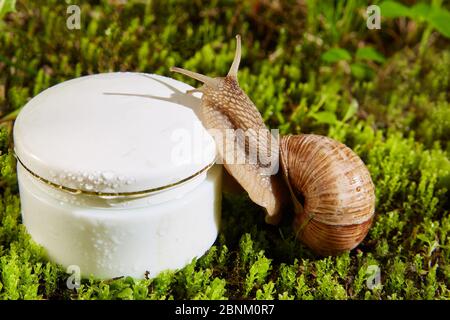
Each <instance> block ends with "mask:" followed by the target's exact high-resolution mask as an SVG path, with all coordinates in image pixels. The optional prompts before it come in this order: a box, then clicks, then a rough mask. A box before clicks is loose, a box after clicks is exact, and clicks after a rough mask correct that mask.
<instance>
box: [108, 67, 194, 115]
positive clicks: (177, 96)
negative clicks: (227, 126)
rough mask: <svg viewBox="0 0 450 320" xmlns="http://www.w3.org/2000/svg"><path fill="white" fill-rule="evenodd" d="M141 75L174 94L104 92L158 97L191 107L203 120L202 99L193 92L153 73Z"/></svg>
mask: <svg viewBox="0 0 450 320" xmlns="http://www.w3.org/2000/svg"><path fill="white" fill-rule="evenodd" d="M139 75H141V76H143V77H146V78H148V79H151V80H153V81H156V82H158V83H160V84H162V85H164V86H165V87H167V88H169V89H170V90H171V91H172V94H171V95H170V97H158V96H154V95H150V94H140V93H126V92H103V94H105V95H115V96H134V97H142V98H149V99H156V100H160V101H166V102H172V103H176V104H180V105H182V106H185V107H186V108H189V109H191V110H192V111H194V113H195V115H196V116H197V118H198V119H199V120H202V116H201V110H200V100H201V99H200V98H197V97H195V96H194V95H192V94H187V93H186V92H183V91H181V90H179V89H178V88H176V87H174V86H172V85H170V84H168V83H166V82H164V81H162V80H161V79H158V78H157V77H154V76H152V75H149V74H144V73H140V74H139Z"/></svg>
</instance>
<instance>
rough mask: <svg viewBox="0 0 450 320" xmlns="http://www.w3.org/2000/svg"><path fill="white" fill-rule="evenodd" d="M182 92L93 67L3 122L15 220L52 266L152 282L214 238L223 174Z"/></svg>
mask: <svg viewBox="0 0 450 320" xmlns="http://www.w3.org/2000/svg"><path fill="white" fill-rule="evenodd" d="M189 89H192V87H190V86H188V85H186V84H184V83H182V82H179V81H176V80H173V79H170V78H166V77H161V76H157V75H149V74H140V73H108V74H99V75H93V76H87V77H82V78H78V79H74V80H70V81H67V82H64V83H61V84H59V85H56V86H54V87H52V88H50V89H47V90H45V91H44V92H42V93H40V94H39V95H38V96H36V97H35V98H33V99H32V100H31V101H30V102H29V103H27V105H26V106H25V107H24V108H23V110H22V111H21V112H20V114H19V116H18V118H17V120H16V123H15V127H14V144H15V153H16V156H17V159H18V164H17V173H18V180H19V188H20V197H21V206H22V217H23V223H24V224H25V226H26V228H27V230H28V232H29V233H30V234H31V236H32V238H33V239H34V240H35V241H36V242H37V243H39V244H41V245H42V246H43V247H44V248H45V249H46V250H47V253H48V256H49V258H50V259H51V260H52V261H55V262H57V263H59V264H61V265H63V266H64V267H68V266H70V265H75V266H78V267H79V268H80V271H81V274H82V275H83V276H85V277H87V276H90V275H93V276H95V277H97V278H112V277H118V276H132V277H136V278H142V277H144V274H145V273H146V271H148V272H149V273H150V276H151V277H153V276H156V275H157V274H158V273H159V272H161V271H163V270H166V269H178V268H181V267H183V266H185V265H186V264H187V263H189V262H190V261H191V260H192V259H193V258H194V257H199V256H201V255H203V254H204V252H205V251H206V250H208V249H209V247H210V246H211V245H212V244H213V243H214V241H215V239H216V237H217V233H218V228H219V222H220V212H221V173H222V171H221V170H222V169H221V167H220V166H218V165H215V164H214V161H215V154H216V151H215V145H214V140H213V139H212V137H211V136H210V135H209V134H208V133H207V131H206V130H205V129H204V128H203V126H202V125H201V122H200V120H199V118H198V116H197V115H196V114H198V108H199V99H198V98H196V97H193V96H189V95H186V94H184V92H185V91H186V90H189Z"/></svg>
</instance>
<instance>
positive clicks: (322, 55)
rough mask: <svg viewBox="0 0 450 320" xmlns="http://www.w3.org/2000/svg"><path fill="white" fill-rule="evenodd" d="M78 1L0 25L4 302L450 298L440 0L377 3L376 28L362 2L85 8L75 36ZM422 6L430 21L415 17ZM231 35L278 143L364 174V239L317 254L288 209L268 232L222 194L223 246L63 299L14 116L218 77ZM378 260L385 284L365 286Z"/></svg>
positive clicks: (47, 4) (239, 201)
mask: <svg viewBox="0 0 450 320" xmlns="http://www.w3.org/2000/svg"><path fill="white" fill-rule="evenodd" d="M373 2H374V4H377V3H378V4H379V1H373ZM409 2H411V1H409ZM2 3H4V2H3V1H1V0H0V4H2ZM71 3H74V4H75V1H66V2H63V1H57V0H47V1H39V2H35V1H25V0H23V1H18V2H17V4H16V12H12V13H8V14H6V15H5V16H4V17H3V23H2V24H1V25H0V28H1V32H0V115H1V117H3V118H2V119H1V120H0V121H1V127H0V188H1V196H0V298H2V299H229V298H231V299H244V298H245V299H449V298H450V291H449V284H450V250H449V249H450V217H449V210H450V200H449V189H450V160H449V155H450V143H449V137H450V106H449V88H450V83H449V79H450V77H449V73H450V51H449V40H448V39H447V38H446V37H445V35H446V33H445V30H446V29H445V23H442V21H441V20H439V19H435V15H436V14H437V15H442V14H443V15H446V14H447V13H446V12H448V7H445V6H444V4H443V2H442V1H432V2H431V3H429V2H427V3H425V2H417V4H413V5H412V6H411V5H410V4H404V5H399V4H397V5H393V4H382V15H383V11H384V12H385V14H386V17H384V18H383V19H382V26H381V27H382V28H381V30H369V29H367V27H366V22H365V12H366V7H367V3H366V2H365V1H359V0H349V1H345V2H344V1H337V2H329V1H312V0H305V1H279V2H278V1H274V2H271V1H265V0H251V1H244V2H234V1H225V0H215V1H211V2H203V1H187V0H177V1H174V0H172V1H128V2H124V1H119V0H98V1H91V2H82V3H81V13H82V15H81V29H80V30H68V29H67V27H66V19H67V16H68V15H67V13H66V9H67V6H68V5H69V4H71ZM371 4H372V3H371ZM383 6H384V7H383ZM386 6H388V7H386ZM389 6H391V8H390V10H391V11H390V12H387V11H386V10H388V9H389ZM395 6H397V7H395ZM425 7H428V8H434V9H429V10H433V11H432V12H434V13H433V15H427V16H426V18H424V17H423V15H422V16H421V14H422V13H421V12H422V11H423V12H425V11H424V10H425ZM0 8H1V6H0ZM383 8H384V9H383ZM386 8H387V9H386ZM399 8H401V10H400V9H399ZM405 8H406V9H405ZM408 8H410V9H408ZM411 8H412V9H411ZM414 8H416V9H414ZM436 8H440V9H439V10H440V11H439V10H438V11H436V10H437V9H436ZM394 9H395V10H397V11H396V12H395V10H394ZM399 10H400V11H401V12H400V11H399ZM402 10H403V11H402ZM405 10H406V11H405ZM0 11H1V9H0ZM411 11H414V12H416V13H415V14H414V15H412V14H411ZM439 12H440V13H439ZM388 16H389V17H388ZM420 17H422V18H420ZM447 21H448V20H447ZM444 22H445V21H444ZM443 26H444V29H443V28H442V27H443ZM436 30H437V31H436ZM237 33H240V34H241V35H242V38H243V59H242V64H241V69H240V72H239V81H240V84H241V86H242V88H243V89H244V90H245V91H246V92H247V93H248V94H249V96H250V97H251V99H252V100H253V101H254V102H255V104H256V105H257V106H258V108H259V110H260V111H261V113H262V114H263V117H264V120H265V121H266V123H267V124H268V125H269V126H270V127H274V128H275V127H276V128H279V129H280V131H281V133H283V134H285V133H300V132H314V133H318V134H325V135H328V136H330V137H332V138H334V139H337V140H339V141H342V142H344V143H346V144H347V145H348V146H350V147H351V148H353V149H354V150H355V152H357V153H358V154H359V155H360V156H361V158H362V159H363V160H364V161H365V163H366V164H367V166H368V168H369V170H370V172H371V174H372V178H373V181H374V183H375V186H376V195H377V204H376V208H377V212H376V213H377V214H376V219H375V221H374V224H373V227H372V229H371V230H370V232H369V235H368V236H367V238H366V239H365V240H364V242H363V243H362V244H361V245H360V246H359V247H358V248H357V249H356V250H354V251H352V252H350V253H347V254H343V255H341V256H339V257H326V258H321V257H317V256H315V255H313V254H312V253H311V252H310V251H309V250H308V248H306V247H304V246H303V245H302V244H300V243H298V242H297V241H296V240H295V236H294V234H293V232H292V229H291V227H290V222H291V219H292V217H291V216H290V214H289V213H287V214H286V216H285V217H284V219H283V221H282V223H281V225H280V226H278V227H274V226H269V225H266V224H265V223H264V219H263V212H262V210H261V209H260V208H259V207H257V206H256V205H254V204H252V203H251V202H250V201H249V199H248V198H247V197H245V196H236V195H231V194H226V195H225V197H224V203H223V223H222V229H221V233H220V236H219V238H218V239H217V241H216V243H215V245H214V246H213V247H212V248H211V249H210V250H209V251H208V252H207V253H206V254H205V255H204V256H203V257H201V258H200V259H198V260H194V261H192V263H191V264H189V265H188V266H187V267H185V268H184V269H182V270H179V271H167V272H164V273H162V274H161V275H160V276H158V277H157V278H155V279H144V280H134V279H131V278H121V279H111V280H104V281H100V280H96V279H87V280H83V283H82V286H81V288H79V289H78V290H69V289H67V287H66V279H67V277H68V275H67V274H65V273H64V270H62V269H61V268H60V267H59V266H57V265H55V264H53V263H51V262H48V261H47V259H46V256H45V252H44V250H43V249H42V248H41V247H39V246H38V245H36V244H35V243H34V242H33V241H32V240H31V239H30V237H29V236H28V235H27V233H26V230H25V228H24V226H23V225H22V224H21V218H20V202H19V197H18V193H17V192H18V189H17V183H16V176H15V160H14V157H13V155H12V141H11V129H12V122H11V120H12V119H14V117H15V115H16V114H17V110H19V108H21V107H22V106H23V105H24V104H25V103H26V102H27V101H28V100H29V99H30V98H31V97H33V96H34V95H36V94H38V93H39V92H41V91H42V90H44V89H46V88H48V87H49V86H52V85H54V84H57V83H59V82H62V81H64V80H67V79H70V78H74V77H78V76H81V75H86V74H91V73H98V72H109V71H139V72H149V73H158V74H162V75H167V76H173V77H177V78H178V79H180V80H182V81H187V82H188V83H190V84H192V85H196V83H195V82H194V81H192V80H189V79H186V78H185V77H181V76H180V77H179V76H178V75H173V74H170V73H169V67H171V66H173V65H178V66H182V67H185V68H188V69H191V70H195V71H197V72H201V73H204V74H208V75H211V76H218V75H225V74H226V72H227V70H228V68H229V65H230V63H231V61H232V59H233V55H234V35H235V34H237ZM443 35H444V36H443ZM424 53H426V54H424ZM374 265H376V266H379V268H380V270H381V283H380V284H379V285H378V286H375V287H372V288H370V287H368V286H367V284H366V281H367V280H368V278H369V276H370V272H368V270H369V269H370V268H369V266H374Z"/></svg>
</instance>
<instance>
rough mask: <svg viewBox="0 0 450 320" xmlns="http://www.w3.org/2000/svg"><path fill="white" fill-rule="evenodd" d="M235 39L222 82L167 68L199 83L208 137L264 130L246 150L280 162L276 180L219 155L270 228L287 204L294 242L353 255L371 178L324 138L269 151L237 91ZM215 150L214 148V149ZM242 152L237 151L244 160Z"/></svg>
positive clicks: (370, 212) (370, 205) (368, 206)
mask: <svg viewBox="0 0 450 320" xmlns="http://www.w3.org/2000/svg"><path fill="white" fill-rule="evenodd" d="M236 39H237V42H236V52H235V57H234V60H233V63H232V65H231V67H230V70H229V72H228V74H227V76H225V77H217V78H210V77H208V76H206V75H202V74H198V73H196V72H193V71H189V70H185V69H181V68H177V67H172V68H171V71H174V72H178V73H181V74H184V75H186V76H189V77H191V78H194V79H196V80H198V81H200V82H202V83H203V85H202V86H200V87H199V88H197V89H195V90H190V91H188V92H187V93H192V92H201V93H202V94H203V95H202V98H201V110H202V116H203V118H202V121H203V123H204V125H205V127H206V128H207V129H214V130H222V131H226V130H227V129H233V130H238V129H242V130H244V131H247V130H250V129H252V130H254V131H260V130H266V132H267V134H265V135H262V138H260V139H258V138H257V137H255V136H254V135H253V136H252V135H250V138H249V140H250V141H249V143H255V144H256V145H257V146H258V148H261V149H263V151H264V152H265V153H266V154H273V153H275V155H276V156H278V155H279V156H280V159H281V167H282V170H281V172H280V174H276V175H264V174H263V173H264V172H265V171H264V170H265V169H266V168H265V166H263V165H261V164H260V163H256V164H248V163H245V164H235V163H230V162H227V161H226V159H227V153H228V152H230V151H229V148H225V149H224V148H219V154H220V156H221V157H222V159H223V160H224V167H225V169H226V170H227V171H228V172H229V173H230V175H231V176H233V177H234V178H235V179H236V181H238V183H239V184H240V185H241V186H242V187H243V188H244V189H245V190H246V191H247V192H248V195H249V197H250V199H251V200H252V201H254V202H255V203H256V204H258V205H260V206H262V207H264V208H265V209H266V211H267V215H266V221H267V222H268V223H273V224H276V223H277V222H279V220H280V217H281V214H282V212H283V210H286V208H287V207H288V206H286V204H287V203H291V204H292V205H293V207H294V211H295V219H294V222H293V226H294V230H295V233H296V236H297V237H298V239H299V240H301V241H302V242H303V243H305V244H306V245H308V246H309V247H310V248H311V249H312V250H313V251H314V252H316V253H317V254H320V255H336V254H340V253H342V252H344V251H348V250H351V249H353V248H355V247H356V246H357V245H358V244H359V243H360V242H361V241H362V240H363V239H364V237H365V236H366V235H367V233H368V231H369V228H370V226H371V224H372V220H373V216H374V213H375V191H374V185H373V182H372V179H371V177H370V173H369V171H368V170H367V168H366V166H365V165H364V163H363V161H362V160H361V159H360V158H359V157H358V156H357V155H356V154H355V153H354V152H353V151H352V150H351V149H350V148H348V147H347V146H345V145H344V144H342V143H340V142H338V141H335V140H333V139H330V138H328V137H324V136H319V135H308V134H301V135H290V136H285V137H282V138H281V142H280V145H279V146H274V145H273V139H270V138H271V135H270V132H269V131H268V129H267V128H266V126H265V124H264V121H263V119H262V117H261V114H260V113H259V111H258V109H257V108H256V106H255V105H254V104H253V102H252V101H251V100H250V98H249V97H248V96H247V95H246V94H245V92H244V91H243V90H242V89H241V88H240V87H239V83H238V78H237V73H238V68H239V63H240V59H241V39H240V36H239V35H238V36H236ZM264 137H265V138H264ZM220 143H221V141H217V140H216V144H217V145H220ZM246 147H247V145H245V146H239V145H237V146H235V148H236V149H239V150H237V151H238V152H242V153H244V154H246V155H247V153H248V148H246ZM235 151H236V150H235ZM278 152H279V153H278ZM286 194H288V195H290V197H289V198H290V199H288V198H287V197H286ZM300 199H304V200H303V201H300Z"/></svg>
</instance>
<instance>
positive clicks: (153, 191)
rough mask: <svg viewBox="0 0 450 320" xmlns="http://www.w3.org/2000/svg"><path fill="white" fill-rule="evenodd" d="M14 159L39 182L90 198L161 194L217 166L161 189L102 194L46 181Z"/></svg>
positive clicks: (212, 164) (208, 166) (211, 164)
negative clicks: (160, 192)
mask: <svg viewBox="0 0 450 320" xmlns="http://www.w3.org/2000/svg"><path fill="white" fill-rule="evenodd" d="M14 157H15V158H16V159H17V162H18V163H19V164H20V165H21V166H22V167H23V168H24V169H25V170H26V171H27V172H28V173H29V174H31V175H32V176H33V177H34V178H36V179H37V180H39V181H41V182H43V183H45V184H47V185H49V186H51V187H53V188H55V189H58V190H61V191H65V192H68V193H71V194H84V195H90V196H98V197H140V196H146V195H150V194H152V193H155V192H159V191H163V190H167V189H171V188H174V187H176V186H179V185H182V184H184V183H187V182H189V181H190V180H192V179H194V178H196V177H198V176H199V175H201V174H202V173H204V172H207V171H208V170H209V169H211V167H212V166H214V165H215V163H216V161H215V160H214V161H213V162H211V163H210V164H208V165H207V166H205V167H203V168H202V169H200V170H199V171H197V172H195V173H194V174H192V175H190V176H188V177H186V178H183V179H181V180H178V181H176V182H173V183H170V184H167V185H164V186H160V187H156V188H151V189H146V190H141V191H130V192H101V191H87V190H83V189H74V188H71V187H67V186H64V185H61V184H57V183H54V182H52V181H50V180H47V179H45V178H44V177H41V176H39V175H38V174H36V173H34V172H33V171H31V170H30V169H29V168H28V167H27V166H26V165H25V164H24V163H23V162H22V161H21V160H20V158H19V157H18V156H17V155H16V154H14Z"/></svg>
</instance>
